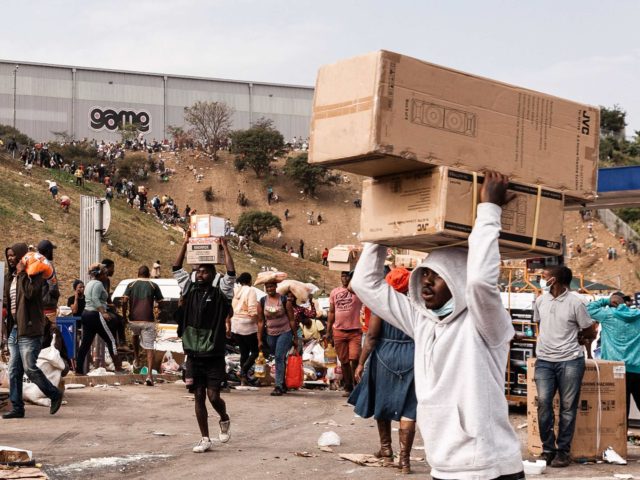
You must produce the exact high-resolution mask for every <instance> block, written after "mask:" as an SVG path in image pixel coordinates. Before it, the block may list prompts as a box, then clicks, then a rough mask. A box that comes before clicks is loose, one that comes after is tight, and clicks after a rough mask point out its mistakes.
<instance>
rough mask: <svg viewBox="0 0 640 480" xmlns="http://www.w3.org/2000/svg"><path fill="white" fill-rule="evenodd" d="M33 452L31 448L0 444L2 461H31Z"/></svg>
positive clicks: (0, 461)
mask: <svg viewBox="0 0 640 480" xmlns="http://www.w3.org/2000/svg"><path fill="white" fill-rule="evenodd" d="M31 460H33V453H32V452H31V451H30V450H23V449H21V448H15V447H7V446H4V445H0V463H16V462H30V461H31Z"/></svg>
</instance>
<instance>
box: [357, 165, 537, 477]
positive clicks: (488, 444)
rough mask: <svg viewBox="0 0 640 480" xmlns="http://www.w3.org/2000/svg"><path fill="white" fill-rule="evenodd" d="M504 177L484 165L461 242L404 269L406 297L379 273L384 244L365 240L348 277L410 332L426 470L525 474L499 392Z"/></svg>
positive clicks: (509, 333) (503, 345) (503, 349)
mask: <svg viewBox="0 0 640 480" xmlns="http://www.w3.org/2000/svg"><path fill="white" fill-rule="evenodd" d="M508 182H509V180H508V178H507V177H506V176H503V175H500V174H498V173H495V172H487V174H486V175H485V180H484V183H483V184H482V187H481V189H480V204H479V205H478V209H477V218H476V220H475V224H474V226H473V229H472V231H471V234H470V236H469V239H468V244H469V248H468V251H467V250H464V249H461V248H456V247H450V248H443V249H440V250H435V251H433V252H431V253H430V254H429V256H428V257H427V258H426V259H425V260H424V261H423V262H422V263H421V264H420V266H419V267H418V268H416V269H415V270H414V271H413V273H412V274H411V277H410V280H409V296H408V297H407V296H406V295H403V294H401V293H400V292H396V291H395V290H394V289H393V288H392V287H391V286H390V285H388V284H387V283H386V282H385V281H384V279H383V278H382V277H381V275H380V272H381V271H382V270H383V268H384V262H385V259H386V257H387V247H386V246H384V245H375V244H371V243H368V244H365V246H364V249H363V252H362V255H361V256H360V260H359V261H358V264H357V266H356V268H355V272H354V276H353V281H352V282H351V286H352V288H353V290H354V292H355V293H356V294H357V295H358V297H359V298H360V299H361V300H362V301H363V302H364V303H365V305H370V306H371V307H372V308H374V312H375V313H376V314H377V315H378V316H380V317H381V318H383V319H384V320H385V322H387V323H389V324H391V325H393V326H394V327H396V328H399V329H400V330H402V331H403V332H404V333H405V334H407V335H408V336H409V337H411V338H413V339H414V342H415V356H414V378H415V387H416V397H417V400H418V407H417V419H418V424H419V427H420V432H421V434H422V438H423V440H424V447H425V453H426V456H427V461H428V463H429V465H430V466H431V476H432V478H434V479H459V480H470V479H491V480H498V479H499V480H506V479H509V480H519V479H524V478H525V476H524V472H523V470H522V469H523V467H522V455H521V453H520V441H519V439H518V436H517V435H516V433H515V431H514V430H513V427H512V426H511V423H510V422H509V415H508V405H507V400H506V398H505V395H504V376H505V366H506V364H507V355H508V352H509V346H510V342H511V339H512V338H513V336H514V334H515V331H514V329H513V326H512V324H511V318H510V316H509V314H508V313H507V311H506V310H505V308H504V306H503V305H502V300H501V298H500V292H499V290H498V277H499V275H500V267H499V266H500V252H499V250H498V236H499V234H500V228H501V225H500V218H501V213H502V208H501V207H502V206H503V205H505V204H506V203H508V201H509V200H511V199H513V197H512V196H511V195H509V194H508V193H507V186H508Z"/></svg>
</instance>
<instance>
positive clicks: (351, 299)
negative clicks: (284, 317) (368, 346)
mask: <svg viewBox="0 0 640 480" xmlns="http://www.w3.org/2000/svg"><path fill="white" fill-rule="evenodd" d="M350 281H351V274H350V273H349V272H342V273H341V274H340V282H341V283H342V286H340V287H336V288H334V289H333V290H331V294H330V295H329V319H328V321H327V339H328V340H329V341H330V342H331V341H333V343H334V346H335V348H336V353H337V354H338V359H339V360H340V364H341V366H342V378H343V379H344V391H345V393H344V396H345V397H348V396H349V394H350V393H351V391H352V390H353V386H354V378H353V373H354V372H355V370H356V368H357V367H358V359H359V358H360V352H361V346H362V327H361V326H360V310H362V302H361V301H360V299H359V298H358V296H357V295H356V294H355V293H353V291H351V289H350V288H349V282H350Z"/></svg>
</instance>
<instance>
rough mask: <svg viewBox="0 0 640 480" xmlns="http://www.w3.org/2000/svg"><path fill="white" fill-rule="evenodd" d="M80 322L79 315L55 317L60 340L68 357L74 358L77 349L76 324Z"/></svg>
mask: <svg viewBox="0 0 640 480" xmlns="http://www.w3.org/2000/svg"><path fill="white" fill-rule="evenodd" d="M79 323H80V317H57V318H56V324H57V325H58V329H59V330H60V332H61V333H62V340H64V345H65V347H67V353H68V354H69V358H70V359H71V358H76V354H77V351H78V345H77V338H78V337H77V332H78V324H79Z"/></svg>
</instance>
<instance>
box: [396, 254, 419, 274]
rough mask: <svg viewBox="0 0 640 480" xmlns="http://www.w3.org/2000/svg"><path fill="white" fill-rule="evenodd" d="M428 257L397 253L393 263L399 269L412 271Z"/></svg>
mask: <svg viewBox="0 0 640 480" xmlns="http://www.w3.org/2000/svg"><path fill="white" fill-rule="evenodd" d="M426 256H427V254H426V253H423V254H421V255H414V254H409V253H397V254H396V255H395V257H394V258H393V263H394V264H395V266H396V267H397V268H400V267H402V268H407V269H409V270H412V269H414V268H416V267H417V266H418V265H420V264H421V263H422V261H423V260H424V259H425V257H426Z"/></svg>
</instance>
